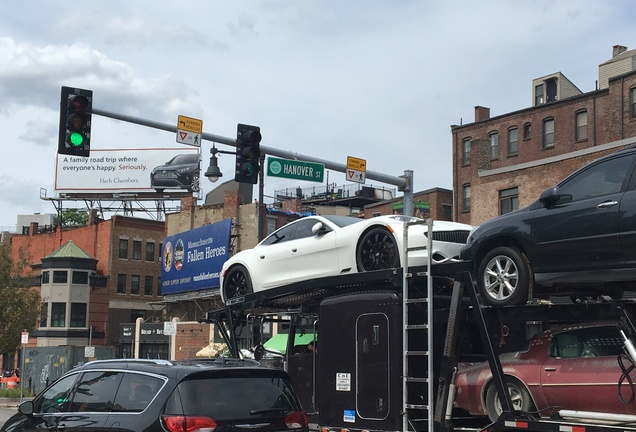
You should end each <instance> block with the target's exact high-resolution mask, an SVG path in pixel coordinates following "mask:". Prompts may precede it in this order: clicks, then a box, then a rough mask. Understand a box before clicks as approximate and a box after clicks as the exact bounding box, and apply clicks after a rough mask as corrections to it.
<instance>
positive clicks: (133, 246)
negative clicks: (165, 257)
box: [11, 214, 165, 346]
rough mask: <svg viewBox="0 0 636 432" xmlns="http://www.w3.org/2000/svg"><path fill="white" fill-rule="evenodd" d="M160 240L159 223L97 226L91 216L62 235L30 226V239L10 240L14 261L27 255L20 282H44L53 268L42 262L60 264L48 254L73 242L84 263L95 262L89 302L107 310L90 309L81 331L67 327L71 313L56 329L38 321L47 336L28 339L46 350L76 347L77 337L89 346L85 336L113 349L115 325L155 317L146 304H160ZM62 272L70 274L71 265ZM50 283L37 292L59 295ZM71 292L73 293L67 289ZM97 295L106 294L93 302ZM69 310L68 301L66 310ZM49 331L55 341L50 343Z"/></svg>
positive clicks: (119, 220) (115, 220)
mask: <svg viewBox="0 0 636 432" xmlns="http://www.w3.org/2000/svg"><path fill="white" fill-rule="evenodd" d="M164 238H165V233H164V222H161V221H153V220H146V219H137V218H131V217H125V216H113V217H112V218H111V219H110V220H100V219H97V218H95V217H94V214H92V215H91V217H90V218H89V222H88V224H87V225H85V226H80V227H74V228H64V229H62V228H59V227H58V228H57V229H55V230H54V231H52V232H44V233H39V232H38V229H37V224H36V223H34V224H32V226H31V227H30V229H29V234H25V235H19V234H18V235H14V236H13V237H12V239H11V242H12V247H11V250H12V252H11V253H12V254H14V255H15V256H14V258H15V257H16V256H17V255H16V254H18V251H19V250H20V249H23V250H25V251H27V252H28V254H29V255H30V257H31V260H32V262H33V264H32V266H31V268H30V269H29V270H28V271H29V272H30V273H29V274H25V275H24V276H38V277H39V276H40V275H42V276H44V272H47V271H48V270H47V269H49V268H51V267H52V266H51V265H50V264H47V261H51V260H52V259H53V260H54V259H55V258H61V256H60V255H59V254H58V255H56V254H53V252H55V251H58V250H59V249H60V248H62V247H63V246H65V245H67V244H68V242H69V241H71V242H73V244H74V245H76V246H77V247H78V248H79V249H81V251H83V252H84V253H85V254H86V258H88V259H89V260H94V261H95V264H94V268H91V269H90V272H91V276H92V277H91V278H90V282H89V284H88V285H87V287H86V289H89V290H90V294H89V295H90V299H91V301H92V300H94V299H95V300H97V297H105V300H104V302H105V303H106V304H107V305H108V307H107V309H106V310H102V309H104V308H100V307H98V305H97V304H95V305H94V306H93V305H90V306H89V313H88V317H87V321H86V323H85V325H84V326H83V327H75V326H71V310H67V311H65V316H66V319H64V320H59V319H57V318H56V320H55V323H53V322H52V321H51V318H52V317H42V321H43V322H47V323H48V325H46V326H45V327H46V330H45V329H42V330H39V333H38V331H36V332H35V333H34V334H32V335H31V336H34V337H38V334H39V335H40V336H42V339H41V340H38V341H36V343H42V344H46V343H48V342H47V341H49V340H53V341H55V343H58V342H59V341H60V340H69V341H70V342H73V343H78V342H79V339H78V336H80V337H81V338H85V340H86V343H87V344H88V338H89V336H90V337H92V344H93V345H97V346H100V345H101V346H118V345H119V332H120V328H119V324H120V323H122V322H134V321H135V319H136V318H137V317H142V318H145V319H148V318H150V317H152V316H153V314H155V311H154V310H153V308H152V306H151V305H150V304H149V303H150V302H152V301H157V300H159V299H160V298H161V297H160V296H159V284H160V276H161V267H160V258H161V256H160V255H161V254H160V253H161V243H162V241H163V239H164ZM67 258H68V257H67ZM72 258H74V259H76V258H78V257H77V256H74V257H72ZM58 267H59V266H58ZM67 267H68V268H70V269H71V270H72V267H73V265H72V263H71V264H69V265H68V266H67ZM38 280H40V283H41V284H43V285H41V287H42V286H44V282H43V279H39V278H38ZM49 280H50V282H48V283H47V285H46V287H45V288H46V289H44V290H42V289H41V292H43V293H44V294H45V295H46V293H47V292H48V293H51V292H56V293H58V294H59V292H61V291H60V290H59V289H56V288H57V287H56V286H55V284H53V286H49V285H48V284H49V283H52V282H53V281H52V280H51V279H49ZM41 287H40V288H41ZM70 288H71V289H72V286H71V287H70ZM97 293H106V294H105V296H97V295H96V294H97ZM43 301H44V302H47V303H48V302H51V303H53V302H54V301H55V299H45V298H43ZM70 304H71V303H70V300H69V302H67V305H68V306H69V308H70ZM47 313H52V311H51V305H48V309H47ZM57 313H58V314H59V313H60V312H59V311H58V312H57ZM58 321H59V322H58ZM53 330H55V333H54V335H55V337H54V338H53V339H51V335H52V333H51V331H53ZM71 336H72V337H71ZM69 338H70V339H69ZM43 346H44V345H43Z"/></svg>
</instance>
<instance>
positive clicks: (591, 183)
mask: <svg viewBox="0 0 636 432" xmlns="http://www.w3.org/2000/svg"><path fill="white" fill-rule="evenodd" d="M632 160H633V157H632V156H629V157H617V158H614V159H610V160H607V161H604V162H601V163H599V164H596V165H595V166H593V167H590V168H589V169H587V170H585V171H583V172H581V173H580V174H578V175H577V176H575V177H573V178H571V179H570V180H568V181H566V182H565V183H563V184H562V185H561V186H559V191H560V193H561V194H564V195H567V196H568V197H567V199H566V200H567V201H578V200H581V199H587V198H593V197H598V196H603V195H609V194H613V193H617V192H620V190H621V187H622V185H623V180H625V176H626V175H627V173H628V170H629V168H630V166H631V164H632ZM570 196H571V198H570ZM564 199H565V198H562V200H564Z"/></svg>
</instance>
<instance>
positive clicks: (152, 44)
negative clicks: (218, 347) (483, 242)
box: [0, 0, 636, 230]
mask: <svg viewBox="0 0 636 432" xmlns="http://www.w3.org/2000/svg"><path fill="white" fill-rule="evenodd" d="M635 16H636V3H634V2H633V1H631V0H573V1H569V0H562V1H556V0H544V1H540V0H533V1H522V0H517V1H498V0H494V1H474V0H457V1H452V0H449V1H426V0H419V1H418V0H392V1H389V0H383V1H380V0H364V1H363V0H348V1H342V0H264V1H252V0H243V1H224V2H222V1H218V0H205V1H204V0H199V1H196V0H181V1H179V2H168V1H164V0H148V1H146V0H136V1H130V0H126V1H123V0H121V1H120V0H108V1H91V2H82V3H81V4H80V3H77V2H68V1H54V2H52V1H45V0H32V1H29V2H18V1H6V2H0V59H2V60H1V61H0V143H1V144H0V145H1V146H2V147H1V148H2V149H3V150H4V151H3V152H2V153H3V157H2V160H3V165H2V168H1V169H0V182H1V184H2V188H1V189H0V209H1V211H0V230H15V227H16V222H17V215H28V214H33V213H55V212H56V209H55V207H54V205H53V204H52V202H51V201H50V200H47V199H42V197H47V198H54V197H56V196H57V194H58V192H57V191H56V190H55V176H56V171H55V165H56V152H57V141H58V128H59V106H60V88H61V86H69V87H78V88H84V89H90V90H93V107H95V108H98V109H100V110H103V111H108V112H114V113H120V114H125V115H129V116H134V117H137V118H141V119H146V120H150V121H153V122H158V123H163V124H174V125H176V120H177V117H178V116H179V115H184V116H188V117H192V118H196V119H201V120H202V121H203V131H204V132H206V133H211V134H214V135H219V136H222V137H228V138H233V137H235V136H236V127H237V126H236V125H237V124H238V123H245V124H250V125H257V126H259V127H260V128H261V134H262V136H263V140H262V142H261V144H262V145H263V146H266V147H271V148H275V149H280V150H282V151H289V152H293V153H297V154H299V155H306V156H310V157H314V158H320V159H323V160H328V161H333V162H336V163H340V164H346V160H347V156H353V157H356V158H361V159H364V160H366V163H367V169H368V170H370V171H374V172H378V173H382V174H386V175H390V176H396V177H397V176H400V175H403V174H404V171H406V170H412V171H413V181H414V185H413V190H414V191H416V192H417V191H421V190H425V189H429V188H434V187H441V188H447V189H451V188H452V182H451V179H452V152H451V147H452V136H451V125H458V124H466V123H471V122H473V121H474V107H475V106H478V105H479V106H485V107H488V108H490V110H491V116H493V117H494V116H497V115H502V114H506V113H508V112H512V111H516V110H520V109H524V108H527V107H530V106H531V105H532V85H531V84H532V80H533V79H535V78H539V77H542V76H545V75H549V74H552V73H555V72H562V73H563V74H564V75H565V76H566V77H567V78H568V79H569V80H570V81H572V82H573V83H574V84H575V85H576V86H577V87H578V88H579V89H580V90H581V91H583V92H589V91H593V90H594V89H595V86H596V81H597V80H598V65H599V64H601V63H603V62H605V61H607V60H609V59H610V58H611V56H612V47H613V46H614V45H624V46H627V47H628V48H629V49H633V48H636V36H635V33H634V17H635ZM178 146H180V144H176V137H175V134H174V133H171V132H167V131H163V130H158V129H154V128H149V127H144V126H140V125H135V124H132V123H128V122H122V121H118V120H114V119H110V118H107V117H103V116H97V115H93V119H92V138H91V148H92V149H130V148H134V149H144V148H161V147H166V148H174V147H178ZM211 147H212V143H211V142H209V141H204V142H203V144H202V148H201V151H202V155H203V169H204V170H205V169H206V168H207V164H208V163H207V161H208V160H209V159H208V157H209V152H210V148H211ZM217 148H218V149H220V150H226V151H231V150H233V148H232V147H229V146H227V145H222V144H220V145H217ZM219 167H220V169H221V171H222V172H223V173H224V177H223V179H222V180H226V179H230V177H232V176H233V171H234V156H231V155H223V154H222V155H221V156H220V158H219ZM327 175H328V177H329V182H330V183H337V184H338V185H345V184H351V182H348V181H347V179H346V177H345V174H344V173H340V172H336V171H331V170H327ZM201 184H202V186H203V193H206V192H208V191H209V190H211V189H212V188H213V187H215V186H217V185H218V184H219V183H217V184H212V183H210V182H207V181H205V180H204V181H203V182H202V183H201ZM315 185H316V183H311V182H304V181H298V180H290V179H281V178H275V177H269V176H268V177H265V182H264V193H265V196H266V197H269V196H272V195H273V193H274V191H275V190H279V189H284V188H296V187H297V186H300V187H302V188H306V187H311V186H315ZM366 185H369V186H376V187H380V186H386V187H390V188H393V187H395V186H393V185H386V184H382V183H380V182H377V181H373V180H369V179H367V182H366ZM256 193H257V190H255V196H257V194H256ZM265 202H266V203H267V202H271V199H267V198H266V199H265ZM200 203H201V204H202V202H200ZM82 205H84V203H83V202H79V203H73V204H69V205H68V206H82Z"/></svg>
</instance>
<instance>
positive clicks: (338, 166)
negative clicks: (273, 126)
mask: <svg viewBox="0 0 636 432" xmlns="http://www.w3.org/2000/svg"><path fill="white" fill-rule="evenodd" d="M93 114H95V115H100V116H102V117H109V118H112V119H116V120H121V121H125V122H128V123H135V124H138V125H142V126H147V127H151V128H154V129H161V130H165V131H168V132H174V133H176V132H177V127H176V125H172V124H166V123H159V122H155V121H152V120H145V119H141V118H138V117H133V116H129V115H125V114H118V113H113V112H108V111H104V110H101V109H97V108H94V107H93ZM201 138H202V139H204V140H206V141H212V142H215V143H219V144H225V145H229V146H232V147H236V138H228V137H223V136H220V135H215V134H211V133H207V132H203V133H202V134H201ZM260 148H261V153H262V154H268V155H272V156H277V157H282V158H285V159H294V160H303V161H307V162H316V163H321V164H324V165H325V168H328V169H331V170H334V171H338V172H342V173H344V172H347V165H346V164H343V163H337V162H332V161H328V160H325V159H320V158H315V157H312V156H307V155H302V154H300V153H294V152H290V151H284V150H279V149H276V148H273V147H267V146H264V145H261V146H260ZM365 174H366V178H368V179H371V180H376V181H380V182H382V183H387V184H392V185H395V186H397V187H398V189H399V190H406V189H407V188H408V187H410V185H408V184H407V183H408V182H407V180H406V179H404V178H403V177H398V176H391V175H387V174H382V173H379V172H376V171H369V170H367V171H366V173H365Z"/></svg>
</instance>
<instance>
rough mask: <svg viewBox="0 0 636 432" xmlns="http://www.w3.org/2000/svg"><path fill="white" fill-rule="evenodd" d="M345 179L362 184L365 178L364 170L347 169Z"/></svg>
mask: <svg viewBox="0 0 636 432" xmlns="http://www.w3.org/2000/svg"><path fill="white" fill-rule="evenodd" d="M347 180H349V181H352V182H356V183H362V184H364V182H365V180H366V175H365V172H364V171H357V170H352V169H347Z"/></svg>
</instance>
